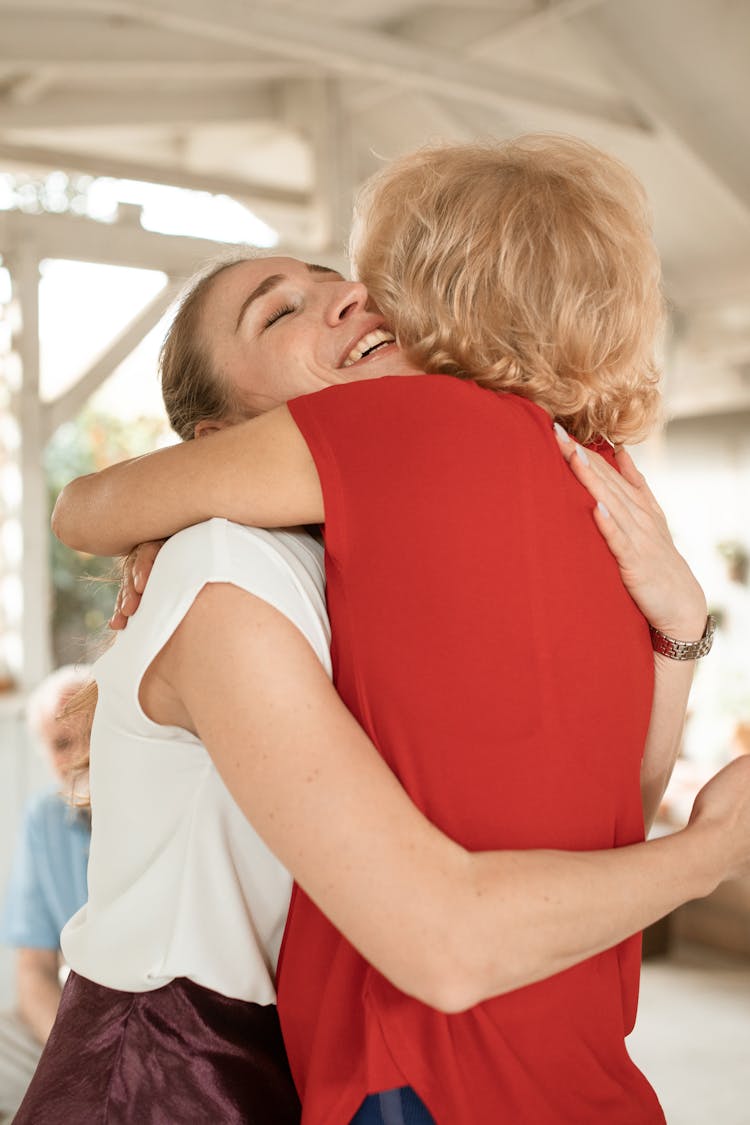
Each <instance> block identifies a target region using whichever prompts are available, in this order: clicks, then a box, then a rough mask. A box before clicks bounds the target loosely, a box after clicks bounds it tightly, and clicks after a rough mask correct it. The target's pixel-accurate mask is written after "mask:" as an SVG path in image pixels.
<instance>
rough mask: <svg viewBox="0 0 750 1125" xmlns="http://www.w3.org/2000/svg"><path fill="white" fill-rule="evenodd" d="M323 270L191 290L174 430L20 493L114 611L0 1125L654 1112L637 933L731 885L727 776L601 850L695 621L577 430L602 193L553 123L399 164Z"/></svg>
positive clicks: (612, 343)
mask: <svg viewBox="0 0 750 1125" xmlns="http://www.w3.org/2000/svg"><path fill="white" fill-rule="evenodd" d="M352 258H353V264H354V267H355V269H356V272H357V276H358V278H359V280H358V281H348V280H346V279H345V278H343V277H342V276H341V275H340V274H338V273H336V272H334V271H332V270H329V269H326V268H323V267H320V266H317V265H314V264H308V263H302V262H298V261H296V260H293V259H290V258H283V257H274V258H258V257H252V258H241V259H236V260H233V261H231V262H228V263H221V264H219V265H218V266H216V267H214V268H212V269H211V270H210V271H208V272H207V273H205V274H203V275H201V276H200V277H199V278H198V279H196V281H195V282H194V283H193V285H192V286H191V288H190V289H189V290H188V291H187V294H186V296H185V298H184V299H183V302H182V304H181V306H180V308H179V310H178V312H177V315H176V318H175V320H174V323H173V326H172V328H171V329H170V332H169V335H168V337H167V340H166V341H165V345H164V348H163V351H162V360H161V374H162V387H163V393H164V400H165V404H166V407H167V411H168V413H169V416H170V420H171V422H172V424H173V426H174V428H175V430H176V431H177V433H178V434H179V436H180V437H181V438H182V439H183V442H182V443H181V444H179V445H176V446H174V447H171V448H169V449H166V450H161V451H159V452H157V453H155V454H153V455H150V456H148V457H144V458H140V459H138V460H136V461H132V462H125V463H123V464H122V465H116V466H113V467H112V468H110V469H107V470H104V471H103V472H102V473H99V474H96V475H95V476H92V477H85V478H81V479H80V480H78V481H74V482H72V483H71V485H69V486H68V487H67V488H66V489H65V491H64V492H63V494H62V495H61V497H60V499H59V501H58V505H57V508H56V511H55V515H54V517H53V526H54V528H55V531H56V532H57V534H58V535H59V536H60V538H62V539H63V540H64V541H65V542H67V543H68V544H70V545H71V546H74V547H77V548H79V549H82V550H87V551H90V552H94V553H99V554H128V552H131V554H130V563H129V567H128V568H126V581H125V585H124V588H123V591H122V592H121V596H120V601H119V603H118V609H117V612H116V615H115V616H116V621H115V623H116V624H117V625H120V626H121V625H122V624H123V622H124V618H125V615H127V618H128V623H127V627H126V628H125V629H124V631H122V632H121V635H120V636H118V638H117V641H116V642H115V644H114V645H113V646H112V647H111V648H110V649H109V650H108V651H107V652H106V653H105V654H104V656H103V657H101V658H100V660H99V661H98V662H97V664H96V665H95V668H94V676H95V681H96V693H97V695H98V700H97V703H96V709H95V711H94V716H93V728H92V738H91V760H90V788H91V804H92V829H93V835H92V845H91V861H90V868H89V902H88V903H87V905H86V906H85V907H83V909H82V910H81V911H79V913H78V914H77V915H75V917H74V918H73V919H72V921H71V922H70V923H69V925H68V926H67V927H66V930H65V932H64V934H63V943H62V944H63V951H64V953H65V956H66V958H67V959H68V961H69V963H70V965H71V968H72V973H71V977H70V980H69V983H68V985H67V986H66V990H65V993H64V996H63V1001H62V1004H61V1008H60V1013H59V1015H58V1020H57V1023H56V1026H55V1028H54V1030H53V1033H52V1036H51V1037H50V1040H49V1043H48V1045H47V1048H46V1050H45V1053H44V1055H43V1057H42V1061H41V1063H40V1066H39V1069H38V1071H37V1075H36V1077H35V1079H34V1082H33V1083H32V1086H31V1088H30V1090H29V1093H28V1095H27V1098H26V1100H25V1102H24V1104H23V1106H22V1108H21V1110H20V1112H19V1115H18V1116H17V1118H16V1121H17V1122H18V1125H31V1123H33V1125H47V1123H49V1125H52V1123H53V1122H54V1123H57V1122H59V1121H60V1120H81V1121H86V1122H87V1123H88V1122H92V1123H100V1122H101V1123H102V1125H103V1123H108V1125H114V1123H117V1125H120V1123H125V1122H138V1123H139V1125H140V1123H142V1122H152V1123H154V1125H156V1123H157V1122H182V1121H185V1122H188V1121H189V1122H195V1121H201V1122H227V1123H237V1125H239V1123H240V1122H257V1123H274V1125H287V1123H290V1125H291V1123H293V1122H296V1121H299V1120H300V1114H301V1120H302V1121H303V1122H304V1123H305V1125H349V1123H350V1122H356V1123H357V1125H364V1123H369V1122H385V1123H389V1125H400V1123H406V1125H408V1123H422V1122H424V1123H429V1122H437V1123H438V1125H497V1123H498V1122H505V1121H508V1122H519V1123H521V1122H524V1123H528V1125H601V1123H602V1122H604V1121H606V1122H607V1123H608V1125H635V1123H638V1125H657V1123H663V1122H664V1115H663V1113H662V1110H661V1108H660V1106H659V1102H658V1099H657V1096H656V1094H655V1093H654V1091H653V1089H652V1088H651V1086H650V1085H649V1083H648V1081H647V1080H646V1078H645V1077H644V1076H643V1075H642V1074H641V1073H640V1071H639V1070H638V1069H637V1068H636V1067H635V1065H634V1064H633V1062H632V1061H631V1060H630V1058H629V1056H628V1053H627V1050H626V1046H625V1037H626V1035H627V1034H628V1033H629V1031H630V1030H631V1029H632V1026H633V1022H634V1019H635V1014H636V1004H637V991H638V973H639V958H640V945H639V938H638V932H639V931H640V930H641V929H642V928H643V927H644V926H645V925H648V924H649V923H651V922H653V921H655V920H656V919H657V918H659V917H661V916H663V915H664V914H666V913H668V912H669V911H670V910H672V909H673V908H674V907H675V906H677V905H679V904H680V903H682V902H684V901H686V900H688V899H690V898H694V897H698V896H701V895H705V894H707V893H709V892H710V891H711V890H712V889H713V888H714V887H715V886H716V885H717V884H718V883H719V882H720V881H721V880H723V879H725V878H729V877H734V876H738V875H740V874H742V873H748V872H750V760H745V761H737V762H735V763H733V764H732V765H730V766H729V767H727V769H725V770H724V771H722V772H721V773H720V774H719V775H717V777H716V778H715V779H714V780H713V781H712V782H710V783H709V785H708V786H707V787H706V788H705V789H704V790H703V791H702V793H701V794H699V796H698V798H697V799H696V803H695V807H694V810H693V815H692V817H691V821H690V824H689V825H688V827H687V828H686V829H685V830H683V831H682V832H679V833H676V834H675V835H673V836H671V837H665V838H661V839H658V840H653V841H648V842H645V841H644V837H645V832H646V830H647V828H648V826H649V825H650V823H651V821H652V820H653V817H654V816H655V812H656V809H657V807H658V804H659V800H660V798H661V795H662V793H663V790H664V787H665V785H666V783H667V781H668V779H669V775H670V772H671V769H672V765H673V763H674V759H675V756H676V754H677V752H678V749H679V742H680V736H681V730H682V724H683V720H684V714H685V706H686V702H687V694H688V691H689V687H690V680H691V676H692V669H693V666H694V661H695V659H696V658H698V657H699V656H701V655H703V654H704V653H705V652H706V651H707V649H708V648H709V647H710V636H711V630H712V623H711V621H710V619H708V618H707V611H706V602H705V598H704V595H703V592H702V590H701V589H700V587H699V585H698V583H697V582H696V580H695V578H694V577H693V575H692V573H691V572H690V570H689V568H688V566H687V564H686V563H685V562H684V560H683V559H682V558H681V557H680V555H679V554H678V553H677V551H676V549H675V548H674V545H673V544H672V542H671V539H670V536H669V533H668V530H667V527H666V522H665V520H664V517H663V514H662V513H661V511H660V509H659V508H658V505H657V504H656V502H655V501H654V499H653V497H652V495H651V493H650V491H649V489H648V487H647V485H646V483H645V481H644V480H643V478H642V477H641V475H640V474H639V473H638V471H637V470H636V469H635V466H634V465H633V463H632V461H631V460H630V458H629V456H628V454H627V453H625V452H624V451H623V450H622V449H621V448H620V446H621V444H622V443H623V442H625V441H628V442H632V441H637V440H638V439H639V438H641V437H643V436H645V434H646V433H647V432H648V431H649V429H650V428H651V427H653V425H654V424H655V421H656V418H657V414H658V407H659V392H658V370H657V367H656V363H655V359H654V351H655V347H656V343H657V338H658V334H659V332H660V329H661V327H662V321H663V314H664V309H663V300H662V296H661V290H660V269H659V262H658V257H657V254H656V251H655V248H654V245H653V240H652V237H651V232H650V227H649V221H648V214H647V208H646V204H645V199H644V195H643V192H642V190H641V188H640V186H639V185H638V183H637V182H636V181H635V180H634V178H633V177H632V175H631V174H630V173H629V171H628V170H627V169H626V168H625V167H624V166H623V165H621V164H620V163H619V162H618V161H616V160H614V159H612V158H611V157H609V156H607V155H605V154H604V153H601V152H599V151H597V150H596V149H593V148H591V147H590V146H588V145H585V144H583V143H582V142H579V141H575V140H572V139H569V138H557V137H547V136H538V137H525V138H519V139H518V140H516V141H512V142H507V143H504V144H498V145H485V146H458V147H445V146H442V147H437V148H433V149H427V150H424V151H420V152H418V153H415V154H413V155H411V156H409V157H405V158H403V159H402V160H400V161H397V162H395V163H394V164H392V165H390V166H388V167H386V168H385V169H384V170H383V172H382V173H380V174H379V175H378V176H377V177H375V179H374V180H373V181H371V182H370V183H369V184H367V185H366V186H365V189H364V191H363V193H362V196H361V198H360V201H359V204H358V209H357V214H356V217H355V224H354V234H353V241H352ZM194 439H199V440H194ZM316 527H322V542H321V536H320V535H319V534H317V533H316V532H315V528H316ZM164 538H167V542H166V544H165V545H164V546H163V547H162V548H161V550H158V551H157V547H158V544H152V543H150V542H149V541H155V540H161V539H164ZM139 544H145V546H143V547H138V545H139ZM154 556H156V558H155V562H153V570H152V571H151V573H150V575H149V574H147V572H148V571H149V568H150V566H151V563H152V561H153V560H154ZM146 578H148V581H146ZM144 587H145V588H144ZM141 595H142V602H141V605H140V607H139V608H138V609H137V612H133V611H134V610H135V609H136V605H137V602H138V601H139V598H140V597H141ZM92 695H93V693H90V695H89V698H91V696H92ZM83 705H86V704H85V703H84V704H83ZM292 880H294V885H293V886H292ZM290 895H291V900H290ZM282 935H283V936H282ZM276 999H277V1001H278V1016H277V1009H276V1007H275V1006H274V1001H275V1000H276ZM287 1058H288V1064H287ZM300 1102H301V1107H300Z"/></svg>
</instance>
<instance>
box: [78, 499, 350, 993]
mask: <svg viewBox="0 0 750 1125" xmlns="http://www.w3.org/2000/svg"><path fill="white" fill-rule="evenodd" d="M207 582H231V583H233V584H234V585H236V586H239V587H241V588H242V589H245V590H248V591H249V592H250V593H252V594H254V595H255V596H256V597H260V598H263V599H264V601H267V602H268V603H269V604H270V605H272V606H274V607H275V608H276V609H278V610H279V611H280V612H281V613H283V614H284V615H285V616H286V617H287V618H288V619H289V620H290V621H292V622H293V624H294V625H296V627H297V628H298V629H299V630H300V632H302V634H303V635H304V636H305V637H306V638H307V640H308V641H309V643H310V645H311V646H312V648H313V649H314V651H315V653H316V655H317V656H318V659H319V660H320V661H321V663H322V664H323V665H324V667H325V668H326V670H327V672H328V674H329V675H330V674H331V664H330V655H329V643H330V632H329V626H328V618H327V614H326V609H325V596H324V572H323V549H322V547H320V546H319V544H317V543H316V542H315V540H314V539H312V538H311V536H309V535H308V534H307V533H306V532H304V531H298V530H294V531H261V530H258V529H255V528H246V527H240V526H238V525H237V524H232V523H228V522H227V521H226V520H218V519H214V520H210V521H209V522H208V523H203V524H198V525H196V526H195V527H191V528H188V529H187V530H186V531H183V532H181V533H180V534H179V535H175V536H174V537H173V538H172V539H170V540H169V541H168V542H167V543H166V544H165V546H164V547H163V549H162V550H161V552H160V553H159V556H158V558H157V560H156V564H155V566H154V569H153V571H152V574H151V577H150V579H149V582H148V585H147V587H146V590H145V593H144V596H143V601H142V603H141V606H140V609H139V610H138V612H137V613H136V614H135V616H134V617H133V618H131V620H130V621H129V623H128V627H127V629H125V631H124V632H123V633H122V634H120V635H118V637H117V640H116V642H115V643H114V645H113V646H112V648H110V649H109V650H108V651H107V652H106V653H105V654H104V656H102V657H101V658H100V659H99V660H98V661H97V663H96V665H95V667H94V675H95V678H96V682H97V684H98V688H99V701H98V704H97V708H96V714H95V717H94V726H93V731H92V737H91V778H90V784H91V804H92V838H91V853H90V860H89V872H88V885H89V901H88V903H87V904H86V905H85V906H84V907H82V909H81V910H79V911H78V913H77V914H75V915H74V916H73V918H72V919H71V920H70V922H69V923H68V924H67V926H66V927H65V929H64V930H63V933H62V939H61V944H62V949H63V953H64V955H65V958H66V960H67V961H68V963H69V964H70V966H71V967H72V968H73V969H74V970H75V971H76V972H77V973H79V974H80V975H81V976H84V977H88V978H89V979H90V980H93V981H96V982H97V983H98V984H102V985H105V986H107V987H109V988H115V989H122V990H125V991H130V992H144V991H148V990H150V989H155V988H160V987H161V986H162V985H165V984H167V983H168V982H169V981H171V980H172V979H173V978H175V977H188V978H189V979H190V980H192V981H195V982H196V983H197V984H200V985H203V986H204V987H206V988H210V989H213V990H214V991H216V992H220V993H223V994H224V995H225V996H231V997H236V998H238V999H242V1000H253V1001H255V1002H257V1003H260V1004H267V1003H272V1002H273V1001H274V999H275V988H274V974H275V968H276V961H277V959H278V953H279V947H280V944H281V938H282V934H283V930H284V924H285V922H286V915H287V910H288V906H289V897H290V892H291V878H290V876H289V875H288V873H287V872H286V871H285V869H284V868H283V867H282V866H281V864H280V863H279V862H278V860H277V859H276V858H275V857H274V856H273V855H272V854H271V852H270V851H269V850H268V848H267V847H266V846H265V844H264V843H263V842H262V840H261V839H260V838H259V837H258V835H257V834H256V833H255V831H254V829H253V828H252V827H251V825H250V824H249V823H248V821H247V820H246V819H245V818H244V816H243V815H242V813H241V812H240V810H239V809H238V807H237V806H236V804H235V803H234V800H233V799H232V797H231V796H230V794H229V792H228V790H227V789H226V787H225V786H224V783H223V781H222V780H221V778H220V777H219V774H218V773H217V771H216V769H215V767H214V765H213V763H212V761H211V758H210V757H209V755H208V753H207V752H206V750H205V748H204V747H203V745H202V743H200V742H199V741H198V739H197V738H196V737H195V736H194V735H193V734H190V733H189V732H187V731H185V730H183V729H182V728H180V727H173V726H160V725H159V724H157V723H154V722H152V721H151V720H150V719H148V718H147V717H146V715H145V714H144V713H143V711H142V709H141V706H140V703H139V701H138V692H139V687H140V683H141V679H142V677H143V675H144V673H145V671H146V669H147V668H148V667H149V665H150V664H151V662H152V661H153V659H154V657H155V656H156V655H157V653H158V652H159V651H160V650H161V649H162V648H163V646H164V644H165V643H166V641H167V640H168V639H169V637H170V636H171V635H172V633H173V632H174V631H175V629H176V628H177V626H178V625H179V623H180V622H181V621H182V619H183V617H184V616H185V614H186V613H187V611H188V610H189V608H190V606H191V604H192V602H193V600H194V599H195V597H196V596H197V594H198V593H199V591H200V590H201V588H202V587H203V586H204V585H205V584H206V583H207Z"/></svg>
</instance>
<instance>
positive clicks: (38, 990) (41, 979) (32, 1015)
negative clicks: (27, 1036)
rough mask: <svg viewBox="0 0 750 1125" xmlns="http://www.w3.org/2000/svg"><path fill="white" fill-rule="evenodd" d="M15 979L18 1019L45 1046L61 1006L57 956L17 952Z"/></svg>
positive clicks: (46, 953)
mask: <svg viewBox="0 0 750 1125" xmlns="http://www.w3.org/2000/svg"><path fill="white" fill-rule="evenodd" d="M17 980H18V1008H19V1011H20V1013H21V1016H22V1018H23V1020H24V1023H26V1025H27V1026H28V1027H29V1028H30V1030H31V1032H32V1033H33V1035H34V1037H35V1038H36V1039H38V1041H39V1042H40V1043H42V1044H44V1043H46V1042H47V1039H48V1037H49V1033H50V1031H51V1030H52V1025H53V1024H54V1022H55V1017H56V1016H57V1008H58V1005H59V1003H60V995H61V989H60V982H59V979H58V975H57V954H56V953H54V952H52V951H51V950H37V949H30V950H19V953H18V976H17Z"/></svg>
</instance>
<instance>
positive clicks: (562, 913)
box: [449, 828, 723, 1008]
mask: <svg viewBox="0 0 750 1125" xmlns="http://www.w3.org/2000/svg"><path fill="white" fill-rule="evenodd" d="M706 842H707V834H706V838H704V837H703V836H702V834H701V831H700V830H699V829H696V828H690V829H685V830H683V831H682V832H680V833H676V834H675V835H673V836H669V837H664V838H662V839H660V840H655V841H650V842H649V843H646V844H638V845H633V846H631V847H627V848H618V849H615V850H613V851H607V852H580V853H574V852H554V851H527V852H506V853H484V854H483V855H478V856H473V857H471V861H470V862H471V867H472V879H471V882H470V886H469V889H468V890H467V896H468V897H469V898H470V900H471V899H472V898H473V901H470V904H469V907H468V909H467V910H466V912H465V913H463V914H462V915H458V912H456V915H454V917H455V916H459V917H461V918H462V923H461V925H462V930H463V940H465V941H466V947H465V948H466V957H467V962H466V963H465V964H464V966H463V971H462V973H461V974H460V975H461V977H462V983H461V986H460V987H461V989H463V990H466V988H467V981H469V980H472V979H473V984H474V986H473V989H472V987H471V986H470V985H469V986H468V992H466V991H464V995H463V997H460V996H459V995H458V993H457V996H456V1004H455V1006H456V1007H457V1008H458V1007H461V1006H463V1007H468V1006H469V1005H470V1004H474V1003H478V1002H479V1001H481V1000H485V999H488V998H489V997H490V996H492V995H495V994H496V993H501V992H507V991H510V990H511V989H514V988H518V987H521V986H523V985H527V984H531V983H533V982H534V981H537V980H542V979H544V978H545V977H548V976H551V975H552V974H554V973H557V972H561V971H562V970H564V969H567V968H570V966H572V965H575V964H578V963H579V962H581V961H583V960H585V959H586V958H588V957H591V956H594V955H595V954H597V953H600V952H602V950H605V949H608V948H610V947H611V946H613V945H616V944H617V943H618V942H620V941H622V940H623V939H624V938H626V937H628V936H630V935H631V934H633V933H636V932H637V931H639V930H641V929H643V928H644V927H645V926H647V925H649V924H650V923H651V922H654V921H656V920H657V919H658V918H661V917H663V916H664V915H665V914H668V913H669V912H670V911H672V910H673V909H674V908H675V907H677V906H679V905H681V904H682V903H684V902H686V901H688V900H690V899H692V898H698V897H702V896H703V895H706V894H708V893H710V891H711V890H713V888H714V887H715V886H716V885H717V883H718V882H719V881H720V880H721V878H722V876H723V870H722V869H721V863H720V861H719V859H718V858H717V856H716V854H715V851H712V850H711V848H709V847H706V846H705V845H706ZM490 901H493V903H494V910H492V909H488V903H489V902H490ZM461 999H463V1004H461ZM449 1004H450V1001H449Z"/></svg>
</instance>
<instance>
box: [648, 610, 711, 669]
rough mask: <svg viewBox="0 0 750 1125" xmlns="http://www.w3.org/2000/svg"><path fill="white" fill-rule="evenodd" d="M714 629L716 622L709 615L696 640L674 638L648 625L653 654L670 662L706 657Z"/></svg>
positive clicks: (709, 649)
mask: <svg viewBox="0 0 750 1125" xmlns="http://www.w3.org/2000/svg"><path fill="white" fill-rule="evenodd" d="M715 629H716V621H715V619H714V618H713V617H711V616H710V615H709V616H708V617H706V622H705V625H704V628H703V632H702V634H701V636H700V637H699V638H698V639H697V640H688V639H687V638H686V637H675V636H674V635H669V634H667V633H664V632H663V631H662V630H661V629H657V628H656V627H655V626H653V625H650V626H649V631H650V633H651V645H652V647H653V649H654V652H656V653H660V654H661V655H662V656H666V657H668V658H669V659H671V660H690V661H694V660H699V659H700V658H701V657H702V656H707V655H708V653H709V652H710V651H711V646H712V644H713V640H714V631H715Z"/></svg>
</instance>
